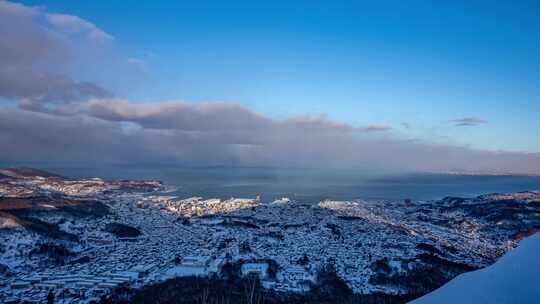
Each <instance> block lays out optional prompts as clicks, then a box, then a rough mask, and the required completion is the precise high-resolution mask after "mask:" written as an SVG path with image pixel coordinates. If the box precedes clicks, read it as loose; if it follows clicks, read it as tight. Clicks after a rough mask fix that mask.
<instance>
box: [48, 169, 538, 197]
mask: <svg viewBox="0 0 540 304" xmlns="http://www.w3.org/2000/svg"><path fill="white" fill-rule="evenodd" d="M47 169H48V170H50V171H53V172H56V173H60V174H63V175H67V176H77V177H102V178H106V179H159V180H162V181H163V182H165V183H166V184H168V185H173V186H176V187H178V191H177V192H175V193H174V194H175V195H179V196H180V197H189V196H202V197H218V198H229V197H255V196H256V195H257V193H260V194H261V196H262V199H263V200H264V201H270V200H274V199H275V198H279V197H282V196H288V197H290V198H294V199H296V200H298V201H301V202H318V201H320V200H321V199H324V198H331V199H340V200H346V199H356V198H362V199H370V200H371V199H373V200H378V199H381V200H383V199H384V200H386V199H392V200H402V199H405V198H411V199H415V200H429V199H438V198H442V197H445V196H465V197H466V196H475V195H479V194H484V193H490V192H514V191H524V190H540V177H523V176H518V177H516V176H456V175H439V174H407V175H394V176H382V175H379V176H376V175H373V174H366V173H363V172H359V171H353V170H316V169H269V168H175V167H151V168H140V167H139V168H137V167H109V168H58V167H50V168H47Z"/></svg>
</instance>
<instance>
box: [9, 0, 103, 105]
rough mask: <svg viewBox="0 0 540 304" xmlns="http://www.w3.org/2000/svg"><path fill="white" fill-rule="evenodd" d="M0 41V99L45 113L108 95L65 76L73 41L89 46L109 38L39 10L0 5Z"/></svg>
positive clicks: (80, 23)
mask: <svg viewBox="0 0 540 304" xmlns="http://www.w3.org/2000/svg"><path fill="white" fill-rule="evenodd" d="M73 34H77V35H81V34H82V35H84V37H83V38H82V40H81V38H80V37H76V38H75V37H72V35H73ZM0 37H2V38H1V39H0V97H4V98H6V99H12V100H18V101H19V102H20V104H21V106H22V107H24V108H27V109H32V110H40V111H48V110H50V108H51V107H55V106H56V105H58V104H66V103H72V102H77V101H84V100H87V99H88V98H92V97H94V98H104V97H106V96H111V95H112V94H111V93H110V92H109V91H108V90H106V89H105V88H103V87H101V86H99V85H98V84H96V83H93V82H90V81H80V80H76V79H74V78H73V77H71V76H70V75H69V74H68V73H67V72H66V71H67V70H69V69H70V64H71V63H72V60H73V59H74V56H75V54H74V52H73V50H72V44H73V42H74V39H77V40H76V42H77V43H78V44H80V45H85V43H87V44H89V45H92V46H94V45H93V43H94V42H93V41H94V40H95V39H102V38H107V37H108V35H107V34H106V33H105V32H103V31H101V30H99V29H98V28H97V27H95V26H94V25H93V24H91V23H89V22H87V21H85V20H83V19H81V18H79V17H76V16H71V15H59V14H50V13H48V12H47V11H46V10H45V9H44V8H42V7H31V6H24V5H21V4H17V3H12V2H8V1H0ZM85 60H86V61H89V60H90V59H89V58H85Z"/></svg>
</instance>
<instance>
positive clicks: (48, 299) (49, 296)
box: [47, 290, 54, 304]
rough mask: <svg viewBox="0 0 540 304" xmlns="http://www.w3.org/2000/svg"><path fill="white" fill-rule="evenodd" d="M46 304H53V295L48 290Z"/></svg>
mask: <svg viewBox="0 0 540 304" xmlns="http://www.w3.org/2000/svg"><path fill="white" fill-rule="evenodd" d="M47 304H54V294H53V292H52V290H49V294H48V295H47Z"/></svg>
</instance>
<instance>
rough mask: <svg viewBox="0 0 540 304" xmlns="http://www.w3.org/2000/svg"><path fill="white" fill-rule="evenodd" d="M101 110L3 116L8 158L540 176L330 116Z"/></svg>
mask: <svg viewBox="0 0 540 304" xmlns="http://www.w3.org/2000/svg"><path fill="white" fill-rule="evenodd" d="M102 102H104V101H102ZM94 104H99V103H97V102H95V103H94ZM100 106H101V108H100V111H102V112H99V111H97V109H95V108H94V110H95V111H96V112H83V111H79V112H76V113H75V112H72V113H70V114H67V113H64V114H63V115H55V114H50V113H39V112H31V111H25V110H20V109H0V142H2V143H3V148H2V149H1V150H0V159H2V160H4V161H8V162H9V161H37V162H39V161H61V162H85V163H108V162H115V163H138V162H144V163H165V162H168V163H175V164H189V165H204V166H207V165H247V166H258V165H265V166H285V167H318V168H320V167H338V168H362V169H366V170H377V171H382V172H386V171H389V172H396V171H463V170H467V171H475V172H493V171H495V170H496V171H504V172H513V173H529V174H539V173H540V154H538V153H536V154H535V153H510V152H489V151H482V150H474V149H470V148H466V147H457V146H451V145H435V144H426V143H422V142H418V141H408V140H401V139H399V138H395V137H392V136H386V137H384V138H379V137H373V136H369V135H368V134H366V133H365V132H362V131H359V130H360V129H361V128H354V127H352V126H350V125H348V124H345V123H340V122H336V121H332V120H329V119H327V118H325V117H300V118H291V119H285V120H274V119H271V118H269V117H266V116H264V115H261V114H258V113H255V112H253V111H250V110H249V109H247V108H244V107H242V106H239V105H231V104H224V103H208V104H192V103H186V102H183V103H180V102H176V103H174V102H169V103H164V104H156V105H154V106H152V105H150V104H142V105H137V104H132V103H129V102H128V101H122V102H118V101H117V102H116V103H111V104H110V105H108V106H106V105H104V104H100ZM168 111H170V112H171V113H173V114H172V117H171V116H167V115H165V114H164V113H166V112H168ZM187 113H189V114H190V115H191V114H192V115H194V116H193V117H189V116H188V115H187ZM174 117H176V118H174ZM126 124H127V125H128V126H129V127H126ZM36 151H39V153H36Z"/></svg>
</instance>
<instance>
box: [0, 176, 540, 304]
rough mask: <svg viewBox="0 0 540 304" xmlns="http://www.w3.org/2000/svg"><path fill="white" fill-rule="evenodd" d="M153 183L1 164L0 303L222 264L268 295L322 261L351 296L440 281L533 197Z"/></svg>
mask: <svg viewBox="0 0 540 304" xmlns="http://www.w3.org/2000/svg"><path fill="white" fill-rule="evenodd" d="M164 189H165V187H164V186H163V185H162V184H161V183H160V182H157V181H138V182H135V181H104V180H101V179H68V178H63V177H60V176H56V175H51V174H46V173H45V172H42V171H37V170H31V169H7V170H2V171H0V302H2V303H43V301H44V299H45V298H46V297H47V295H48V294H49V293H50V292H52V293H54V296H55V299H56V302H57V303H71V302H74V301H76V302H79V303H92V302H96V303H97V302H98V301H99V297H100V296H102V295H106V294H109V293H110V292H111V291H112V290H115V289H117V288H120V287H129V288H139V287H142V286H145V285H151V284H155V283H157V282H161V281H164V280H167V279H169V278H173V277H178V276H190V275H194V276H207V275H210V274H212V273H214V274H216V275H219V273H220V270H221V267H222V265H224V263H235V264H237V265H240V270H241V274H242V275H250V274H252V275H256V276H257V277H258V278H259V279H260V281H261V283H262V285H263V286H264V287H265V288H268V289H272V290H276V291H283V292H297V293H302V292H306V291H308V290H309V289H310V286H312V284H314V283H316V280H317V272H318V271H319V270H320V269H321V267H324V266H325V265H328V264H332V265H334V267H335V269H336V272H337V275H338V276H339V277H341V278H342V279H343V280H344V281H345V282H346V284H347V285H348V286H349V287H350V288H351V289H352V290H353V291H354V292H355V293H361V294H370V293H386V294H400V293H407V292H409V291H410V290H409V289H410V288H412V287H411V286H410V285H408V284H407V283H406V282H407V278H408V277H411V276H412V275H413V274H414V273H415V271H417V270H418V269H426V268H429V267H439V268H441V267H447V271H446V272H445V273H446V274H447V276H448V277H445V279H446V280H450V279H451V278H452V277H453V276H455V275H458V274H460V273H462V272H465V271H470V270H474V269H477V268H480V267H485V266H487V265H490V264H492V263H493V262H494V261H496V260H497V259H498V258H499V257H500V256H501V255H503V254H504V253H505V252H507V251H508V250H510V249H512V248H514V247H515V246H516V245H517V243H518V242H519V240H520V239H522V238H523V237H526V236H527V235H529V234H531V233H533V232H535V231H536V230H538V227H540V193H539V192H523V193H514V194H504V195H497V194H492V195H484V196H480V197H476V198H471V199H461V198H446V199H444V200H440V201H429V202H417V201H410V200H405V201H395V202H390V201H383V202H381V201H369V202H368V201H363V200H354V201H333V200H323V201H321V202H313V203H312V204H307V203H298V202H295V201H292V200H290V199H288V198H276V200H275V201H269V202H263V201H261V200H260V199H259V197H253V198H201V197H191V198H182V197H177V196H170V195H167V193H165V192H163V190H164ZM396 278H399V279H400V281H401V282H402V283H400V284H396V283H395V281H396ZM403 282H405V283H403Z"/></svg>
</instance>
